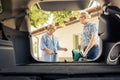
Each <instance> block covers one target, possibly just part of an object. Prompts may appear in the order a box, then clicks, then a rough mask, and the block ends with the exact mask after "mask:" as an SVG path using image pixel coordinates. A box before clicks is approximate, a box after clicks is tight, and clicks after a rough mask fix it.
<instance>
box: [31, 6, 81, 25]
mask: <svg viewBox="0 0 120 80" xmlns="http://www.w3.org/2000/svg"><path fill="white" fill-rule="evenodd" d="M79 12H80V11H43V10H41V9H39V8H38V7H37V6H36V5H33V6H32V7H31V9H30V14H29V16H30V22H31V25H32V26H34V27H37V26H39V25H41V26H44V24H47V21H48V19H49V17H50V15H51V14H52V15H53V16H54V18H53V22H52V24H54V25H55V24H56V23H59V26H64V24H65V22H68V21H69V18H70V17H78V15H79Z"/></svg>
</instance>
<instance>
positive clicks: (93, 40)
mask: <svg viewBox="0 0 120 80" xmlns="http://www.w3.org/2000/svg"><path fill="white" fill-rule="evenodd" d="M97 37H98V35H97V33H94V34H92V36H91V39H90V42H89V44H88V46H87V48H86V50H85V52H84V53H83V56H84V57H86V56H87V53H88V52H89V50H90V49H91V48H92V47H93V46H94V45H95V44H96V40H97Z"/></svg>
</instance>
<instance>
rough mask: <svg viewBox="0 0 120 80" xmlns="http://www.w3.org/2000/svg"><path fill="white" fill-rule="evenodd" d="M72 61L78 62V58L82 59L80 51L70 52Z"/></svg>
mask: <svg viewBox="0 0 120 80" xmlns="http://www.w3.org/2000/svg"><path fill="white" fill-rule="evenodd" d="M72 55H73V61H78V60H79V58H81V57H83V54H82V51H80V50H74V49H73V50H72Z"/></svg>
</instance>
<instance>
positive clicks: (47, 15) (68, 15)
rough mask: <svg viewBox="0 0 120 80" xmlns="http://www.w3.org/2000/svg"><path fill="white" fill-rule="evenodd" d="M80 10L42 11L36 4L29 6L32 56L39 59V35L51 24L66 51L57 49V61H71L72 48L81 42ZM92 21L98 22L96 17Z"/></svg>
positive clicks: (40, 54)
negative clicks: (54, 27)
mask: <svg viewBox="0 0 120 80" xmlns="http://www.w3.org/2000/svg"><path fill="white" fill-rule="evenodd" d="M79 14H80V11H44V10H41V9H38V8H37V6H36V5H33V6H32V7H31V11H30V14H29V16H30V22H31V34H32V41H33V42H32V43H33V54H34V57H35V58H36V59H37V60H39V61H41V58H42V51H41V47H40V46H41V37H42V36H43V35H44V34H45V33H46V28H47V27H48V26H49V25H50V24H52V25H54V26H57V30H56V31H55V33H54V35H55V36H56V37H57V38H58V39H59V44H60V45H61V46H62V47H66V48H68V51H66V52H64V51H58V61H59V62H63V61H68V62H71V61H73V55H72V50H73V49H77V46H78V44H80V43H81V37H82V35H81V34H82V29H83V28H82V25H81V24H80V22H79V17H80V15H79ZM92 20H93V21H95V22H96V23H98V17H97V16H96V17H93V18H92Z"/></svg>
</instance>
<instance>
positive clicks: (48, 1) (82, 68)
mask: <svg viewBox="0 0 120 80" xmlns="http://www.w3.org/2000/svg"><path fill="white" fill-rule="evenodd" d="M92 1H94V0H0V2H1V5H0V7H1V11H0V12H1V13H0V80H10V79H11V80H79V79H82V80H88V79H89V80H93V79H95V80H98V79H99V80H108V79H110V80H115V79H116V80H119V79H120V65H119V57H120V31H119V30H120V27H119V25H120V0H95V1H97V2H98V3H100V4H101V12H100V13H99V15H97V16H98V17H99V34H98V35H99V37H100V39H101V41H102V42H101V44H102V46H101V55H100V56H99V57H98V58H97V59H96V60H95V61H94V60H93V61H89V60H86V61H78V62H66V61H65V62H42V61H37V60H35V59H34V57H33V54H32V36H31V32H30V18H29V15H28V14H29V11H30V7H31V6H32V5H34V4H36V5H37V6H38V7H39V8H41V9H43V10H47V11H65V10H69V11H70V10H84V9H86V8H87V7H88V6H90V5H91V4H92ZM96 13H97V10H96ZM68 46H69V45H68Z"/></svg>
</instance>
